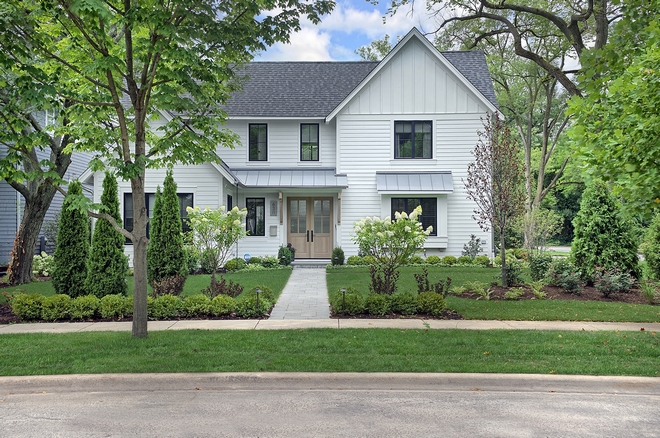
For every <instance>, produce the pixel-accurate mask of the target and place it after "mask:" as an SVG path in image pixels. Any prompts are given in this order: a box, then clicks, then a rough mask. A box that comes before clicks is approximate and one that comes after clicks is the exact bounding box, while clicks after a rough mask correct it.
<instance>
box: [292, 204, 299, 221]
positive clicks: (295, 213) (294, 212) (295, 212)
mask: <svg viewBox="0 0 660 438" xmlns="http://www.w3.org/2000/svg"><path fill="white" fill-rule="evenodd" d="M295 216H298V201H291V217H295Z"/></svg>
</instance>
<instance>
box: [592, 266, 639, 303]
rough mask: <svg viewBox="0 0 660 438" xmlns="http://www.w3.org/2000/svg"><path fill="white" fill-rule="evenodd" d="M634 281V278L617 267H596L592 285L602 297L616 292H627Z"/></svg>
mask: <svg viewBox="0 0 660 438" xmlns="http://www.w3.org/2000/svg"><path fill="white" fill-rule="evenodd" d="M634 283H635V279H634V278H633V277H632V276H631V275H630V274H629V273H628V272H622V271H621V270H620V269H618V268H612V269H601V268H597V269H596V274H595V275H594V286H595V287H596V289H597V290H598V291H599V292H600V293H602V294H603V296H604V297H609V296H610V295H611V294H613V293H616V292H624V293H626V292H629V291H630V289H631V288H632V286H633V284H634Z"/></svg>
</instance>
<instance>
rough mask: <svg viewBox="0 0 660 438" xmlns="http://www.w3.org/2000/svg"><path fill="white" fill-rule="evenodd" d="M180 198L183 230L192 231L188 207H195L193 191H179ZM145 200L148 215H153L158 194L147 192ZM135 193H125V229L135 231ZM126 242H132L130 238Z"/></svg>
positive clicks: (180, 215)
mask: <svg viewBox="0 0 660 438" xmlns="http://www.w3.org/2000/svg"><path fill="white" fill-rule="evenodd" d="M176 195H177V196H178V198H179V217H180V218H181V228H182V229H183V232H184V233H186V232H188V231H190V224H189V223H188V212H187V211H186V208H187V207H193V194H192V193H177V194H176ZM144 196H145V198H146V199H145V201H146V204H147V215H148V216H149V217H151V214H152V213H153V211H154V205H155V204H156V194H155V193H145V195H144ZM134 217H135V216H134V212H133V194H132V193H124V229H125V230H126V231H133V218H134ZM147 237H149V224H147ZM126 243H131V241H130V240H128V239H127V240H126Z"/></svg>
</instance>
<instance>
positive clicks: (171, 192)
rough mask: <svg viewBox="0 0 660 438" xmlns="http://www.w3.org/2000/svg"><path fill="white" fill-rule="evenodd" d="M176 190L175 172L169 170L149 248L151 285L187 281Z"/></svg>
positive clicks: (154, 220) (151, 230)
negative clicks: (173, 173)
mask: <svg viewBox="0 0 660 438" xmlns="http://www.w3.org/2000/svg"><path fill="white" fill-rule="evenodd" d="M176 189H177V186H176V183H175V182H174V177H173V176H172V171H171V170H169V171H168V172H167V176H166V177H165V181H164V182H163V194H162V195H161V196H160V203H159V204H160V205H158V208H156V207H154V214H153V220H152V227H151V228H150V238H149V246H148V247H147V260H150V261H151V262H150V263H148V267H150V268H151V269H148V271H149V270H150V271H151V272H150V274H151V275H150V277H149V282H150V283H152V285H153V283H154V282H156V281H162V280H163V279H166V278H170V277H174V276H176V275H180V276H181V277H186V276H187V274H188V270H187V267H186V255H185V252H184V249H183V235H182V228H181V213H180V211H179V197H178V196H177V194H176ZM157 200H158V198H157ZM157 202H158V201H157Z"/></svg>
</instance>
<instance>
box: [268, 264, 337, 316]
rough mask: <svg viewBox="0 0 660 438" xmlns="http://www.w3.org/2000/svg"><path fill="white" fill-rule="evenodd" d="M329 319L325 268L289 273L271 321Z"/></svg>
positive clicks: (272, 312) (300, 269)
mask: <svg viewBox="0 0 660 438" xmlns="http://www.w3.org/2000/svg"><path fill="white" fill-rule="evenodd" d="M328 318H330V303H328V287H327V286H326V283H325V268H298V269H294V270H293V271H292V272H291V276H290V277H289V281H288V282H287V283H286V286H284V290H282V293H281V294H280V297H279V299H278V300H277V303H276V304H275V307H273V310H272V311H271V313H270V319H271V320H281V319H286V320H291V319H293V320H305V319H325V320H327V319H328Z"/></svg>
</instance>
